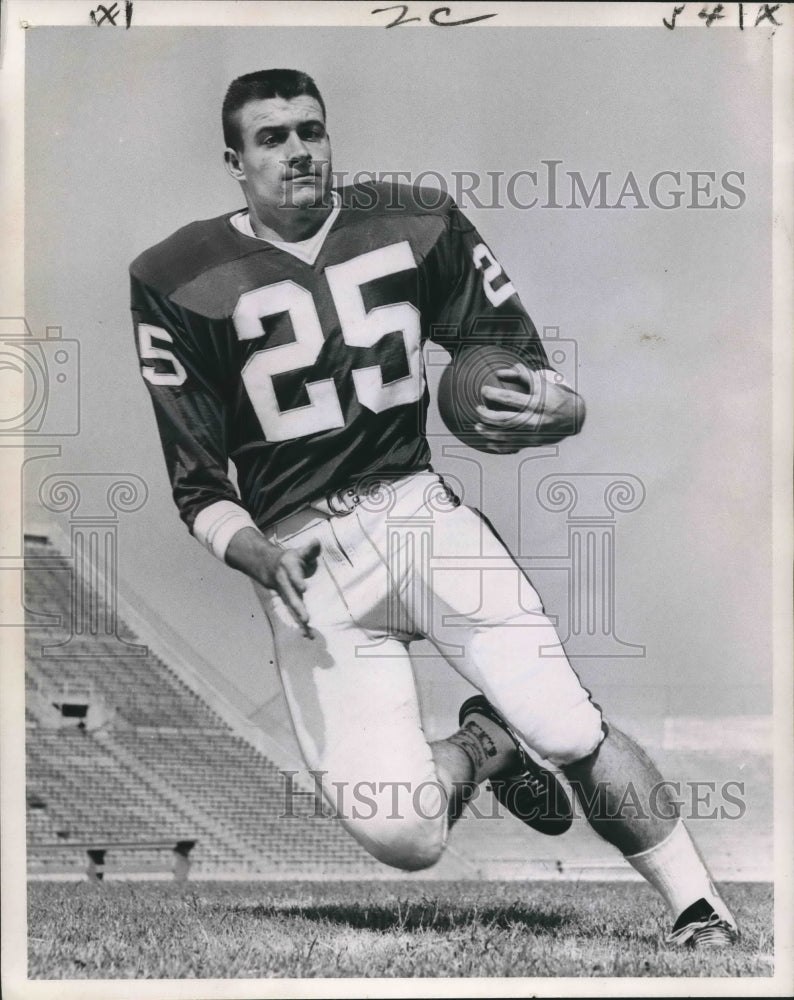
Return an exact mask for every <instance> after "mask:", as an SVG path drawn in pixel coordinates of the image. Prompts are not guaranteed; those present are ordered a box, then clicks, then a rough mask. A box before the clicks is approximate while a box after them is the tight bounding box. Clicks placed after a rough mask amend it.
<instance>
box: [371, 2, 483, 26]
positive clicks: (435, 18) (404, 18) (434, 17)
mask: <svg viewBox="0 0 794 1000" xmlns="http://www.w3.org/2000/svg"><path fill="white" fill-rule="evenodd" d="M408 9H409V8H408V4H407V3H397V4H393V5H392V6H391V7H376V8H375V10H371V11H370V14H385V13H386V11H389V10H399V11H400V13H399V14H398V15H397V17H395V19H394V20H393V21H390V22H389V23H388V24H387V25H386V27H387V28H396V27H398V26H399V25H401V24H410V23H411V22H412V21H420V22H421V20H422V18H421V17H408ZM442 14H443V15H444V17H445V18H447V19H448V18H450V17H451V16H452V8H451V7H436V8H434V9H433V10H431V11H430V13H429V14H428V16H427V19H428V21H429V22H430V23H431V24H432V25H435V27H437V28H457V27H459V26H460V25H462V24H474V23H475V22H477V21H487V20H488V18H491V17H496V14H478V15H476V16H475V17H464V18H461V19H460V20H459V21H450V20H439V15H442Z"/></svg>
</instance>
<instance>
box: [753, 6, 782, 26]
mask: <svg viewBox="0 0 794 1000" xmlns="http://www.w3.org/2000/svg"><path fill="white" fill-rule="evenodd" d="M779 9H780V4H779V3H776V4H775V5H774V7H771V8H770V6H769V4H768V3H764V4H760V6H759V7H758V16H757V17H756V19H755V27H756V28H757V27H758V25H759V24H760V23H761V22H762V21H771V22H772V24H774V25H777V27H778V28H779V27H780V21H776V20H775V18H774V13H775V11H776V10H779Z"/></svg>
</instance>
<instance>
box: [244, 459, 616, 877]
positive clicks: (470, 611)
mask: <svg viewBox="0 0 794 1000" xmlns="http://www.w3.org/2000/svg"><path fill="white" fill-rule="evenodd" d="M265 534H266V536H267V537H268V538H269V539H270V540H271V541H273V542H276V543H278V544H280V545H282V546H284V547H299V546H302V545H305V544H306V543H308V542H309V541H310V540H311V539H313V538H316V539H318V540H319V541H320V543H321V545H322V553H321V556H320V560H319V565H318V568H317V572H316V573H315V575H314V576H313V577H311V579H310V580H309V581H308V589H307V590H306V593H305V595H304V600H305V603H306V606H307V609H308V611H309V615H310V621H311V627H312V629H313V630H314V632H315V638H314V639H309V638H307V637H306V636H304V635H303V633H302V631H301V629H300V628H299V626H298V625H297V624H296V622H295V620H294V619H293V617H292V616H291V614H290V613H289V611H288V610H287V608H286V607H285V605H284V604H283V602H282V601H281V599H280V598H279V597H278V596H277V595H276V594H274V593H273V592H272V591H269V590H267V589H265V588H263V587H261V586H259V585H255V586H256V591H257V594H258V597H259V599H260V601H261V603H262V606H263V608H264V610H265V612H266V614H267V616H268V619H269V621H270V624H271V626H272V629H273V635H274V642H275V651H276V659H277V664H278V669H279V673H280V676H281V680H282V683H283V686H284V692H285V695H286V701H287V705H288V707H289V711H290V714H291V717H292V723H293V726H294V728H295V733H296V736H297V739H298V742H299V744H300V747H301V751H302V753H303V756H304V759H305V762H306V765H307V767H308V768H309V769H310V770H312V771H318V772H325V774H324V776H323V779H322V780H323V788H324V790H325V792H326V793H327V797H328V799H329V801H330V802H331V803H332V804H334V803H336V804H337V805H338V804H339V803H342V806H343V807H342V813H341V816H340V820H341V822H342V823H343V824H344V825H345V826H346V828H347V829H348V830H349V832H350V833H351V834H352V835H353V836H354V837H355V838H356V840H358V841H359V842H360V843H361V844H362V845H363V846H364V847H365V848H366V849H367V850H368V851H369V852H370V853H371V854H373V855H374V856H375V857H376V858H378V859H379V860H381V861H383V862H385V863H387V864H390V865H394V866H396V867H398V868H405V869H418V868H424V867H427V866H429V865H432V864H433V863H434V862H435V861H437V860H438V858H439V856H440V854H441V851H442V850H443V846H444V842H445V839H446V833H447V816H446V808H445V803H444V799H443V795H442V793H441V790H440V786H439V784H438V778H437V775H436V770H435V765H434V762H433V757H432V754H431V750H430V747H429V745H428V743H427V740H426V739H425V736H424V733H423V731H422V723H421V718H420V713H419V703H418V698H417V692H416V686H415V683H414V675H413V670H412V666H411V660H410V657H409V655H408V644H409V642H411V641H412V640H414V639H418V638H426V639H428V640H430V641H431V642H432V643H433V644H434V645H435V646H436V648H437V649H438V651H439V653H440V654H441V655H442V656H443V657H444V658H445V659H446V660H447V661H448V663H449V664H450V665H451V666H452V667H454V668H455V669H456V670H457V671H458V672H459V673H460V674H462V676H463V677H465V678H466V679H467V680H468V681H470V682H471V683H472V684H473V685H474V686H475V687H476V688H478V689H479V690H480V691H482V692H483V694H485V695H486V697H487V698H488V699H489V701H490V702H491V703H492V704H493V705H494V706H495V707H496V708H497V709H498V710H499V711H500V712H501V713H502V714H503V715H504V716H505V718H506V719H507V720H508V721H509V723H510V724H511V725H512V726H513V728H514V729H515V730H516V731H517V732H518V733H519V734H520V736H521V737H522V739H523V740H524V741H525V742H526V744H527V746H529V747H530V748H531V749H533V750H534V751H535V752H536V753H537V754H538V755H539V756H540V757H543V758H546V759H548V760H550V761H552V762H554V763H556V764H560V765H562V764H567V763H572V762H574V761H576V760H580V759H582V758H583V757H586V756H587V755H588V754H590V753H592V752H593V751H594V750H595V749H596V747H597V746H598V745H599V743H600V741H601V738H602V727H601V714H600V712H599V710H598V708H597V707H596V706H595V705H594V704H593V703H592V702H591V700H590V697H589V694H588V692H587V691H586V690H585V689H584V688H583V687H582V685H581V684H580V682H579V679H578V677H577V676H576V674H575V673H574V671H573V670H572V668H571V666H570V665H569V663H568V661H567V659H566V658H565V654H564V652H563V650H562V647H561V646H560V643H559V638H558V636H557V634H556V632H555V630H554V627H553V626H552V625H551V623H550V622H549V620H548V619H547V618H546V616H545V615H544V613H543V608H542V606H541V602H540V598H539V597H538V595H537V593H536V592H535V590H534V588H533V587H532V585H531V584H530V582H529V580H528V579H527V578H526V577H525V576H524V574H523V573H522V571H521V570H520V569H519V567H518V566H517V565H516V563H515V562H514V561H513V559H512V557H511V556H510V553H509V552H508V551H507V549H506V548H505V547H504V545H503V544H502V542H501V541H500V540H499V539H498V538H497V536H496V535H495V534H494V533H493V531H492V530H491V528H490V527H489V526H488V524H487V523H486V522H485V521H484V520H483V518H482V517H481V516H480V515H479V514H477V513H476V512H475V511H474V510H472V509H470V508H468V507H465V506H462V505H461V506H458V505H456V502H455V501H454V499H451V498H450V495H449V493H448V492H447V490H446V488H445V487H444V486H443V484H442V482H441V480H440V479H439V477H438V476H437V475H435V474H433V473H430V472H427V473H418V474H416V475H412V476H408V477H406V478H404V479H400V480H397V481H395V482H392V483H391V484H382V485H381V486H380V487H379V489H378V491H377V492H376V493H374V494H372V495H370V496H369V497H367V498H366V499H365V500H364V501H363V502H362V503H361V504H360V505H359V506H357V507H356V508H355V509H354V510H353V511H351V512H350V513H347V514H344V515H338V514H337V515H332V514H330V513H329V512H328V509H327V506H325V505H324V504H322V503H321V504H319V505H318V506H317V507H309V508H305V509H303V510H301V511H300V512H298V513H297V514H293V515H291V516H290V517H287V518H285V519H284V520H283V521H280V522H279V523H278V524H277V525H275V526H273V527H271V528H269V529H267V530H266V532H265ZM340 783H341V784H340Z"/></svg>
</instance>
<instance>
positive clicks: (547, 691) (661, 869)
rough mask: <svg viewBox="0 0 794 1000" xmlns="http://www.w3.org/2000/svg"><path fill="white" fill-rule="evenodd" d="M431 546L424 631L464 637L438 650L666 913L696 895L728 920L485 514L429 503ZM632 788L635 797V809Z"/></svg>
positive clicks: (653, 780) (669, 806) (681, 830)
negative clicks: (556, 776)
mask: <svg viewBox="0 0 794 1000" xmlns="http://www.w3.org/2000/svg"><path fill="white" fill-rule="evenodd" d="M433 556H434V560H431V561H430V562H429V564H428V566H427V567H426V574H425V581H424V583H425V586H426V588H427V589H428V591H430V592H431V594H432V599H431V600H420V601H419V602H416V603H417V605H418V606H422V607H425V608H429V609H431V612H430V613H431V615H432V617H428V619H427V620H426V621H425V622H424V628H423V631H424V632H425V634H427V635H428V637H429V638H431V639H436V640H437V641H439V640H440V642H441V648H444V645H445V644H446V645H454V644H455V643H457V644H458V645H460V646H462V647H463V653H462V655H457V656H454V655H453V656H449V657H448V659H449V662H450V663H451V664H452V665H453V666H454V667H455V668H456V669H457V670H458V671H459V672H460V673H461V674H463V675H464V676H465V677H466V678H467V679H468V680H470V681H471V682H472V683H473V684H474V685H475V686H476V687H478V688H479V689H480V690H481V691H482V692H483V693H484V694H485V695H486V696H487V698H488V699H489V700H490V701H491V702H492V703H493V705H494V706H495V707H496V709H497V710H498V711H499V712H500V713H501V714H502V715H503V716H504V717H505V719H506V721H507V722H508V723H509V724H510V726H511V727H512V728H513V729H515V730H516V731H517V732H518V733H519V735H520V736H521V737H522V739H523V740H524V742H525V743H526V745H527V746H528V747H529V748H530V749H533V750H535V751H536V752H537V753H538V754H539V755H540V756H542V757H545V758H546V759H548V760H550V761H552V762H553V763H555V764H557V765H558V766H560V767H561V768H562V770H563V772H564V773H565V774H566V776H567V777H568V778H569V779H570V780H571V782H572V783H573V785H574V788H575V790H576V792H577V795H578V796H579V798H580V800H581V801H582V802H583V804H584V806H585V811H586V814H587V816H588V819H589V821H590V823H591V825H592V826H593V828H594V829H595V830H596V832H598V833H599V834H600V835H601V836H603V837H604V838H605V839H606V840H607V841H608V842H609V843H611V844H613V845H614V846H615V847H617V848H618V850H620V851H621V852H622V853H623V854H624V856H626V859H627V860H628V861H629V863H630V864H631V865H632V866H633V867H634V868H635V869H636V870H637V871H639V872H640V874H642V875H643V876H644V877H645V878H646V879H647V880H648V881H649V882H650V883H651V884H652V885H653V886H654V887H655V888H657V889H658V890H659V891H660V892H661V894H662V896H663V897H664V899H665V901H666V902H667V904H668V906H669V907H670V910H671V911H672V913H673V914H674V916H675V917H679V918H680V917H681V915H682V913H684V912H685V911H688V910H689V908H690V907H692V906H696V904H698V903H699V901H700V900H701V899H703V900H705V901H706V906H710V907H713V908H714V910H715V911H716V912H717V914H718V916H719V917H720V918H721V919H724V920H725V921H726V922H728V923H729V924H733V920H732V918H731V917H730V914H729V912H728V910H727V907H726V906H725V904H724V902H723V901H722V900H721V899H720V897H719V896H718V894H717V893H716V890H715V889H714V887H713V884H712V882H711V879H710V877H709V874H708V871H707V870H706V868H705V865H704V864H703V862H702V860H701V859H700V856H699V855H698V853H697V850H696V849H695V847H694V844H693V843H692V841H691V839H690V837H689V835H688V833H687V831H686V828H685V827H684V825H683V823H682V822H681V821H680V819H679V818H678V816H677V814H676V813H675V811H674V806H673V802H672V799H671V797H670V796H669V794H667V792H666V787H665V786H664V785H663V783H662V776H661V775H660V773H659V771H658V770H657V769H656V767H655V766H654V764H653V763H652V762H651V761H650V759H649V758H648V757H647V755H646V754H645V753H644V751H642V750H641V749H640V748H639V746H638V745H637V744H636V743H634V742H633V741H632V740H630V739H629V738H628V737H627V736H625V735H624V734H623V733H621V732H620V731H618V730H612V731H610V732H609V735H607V736H606V737H604V733H605V732H606V731H607V728H606V727H605V726H603V723H602V719H601V715H600V711H599V709H598V708H597V707H596V706H595V705H594V704H593V703H592V701H591V700H590V697H589V694H588V692H587V691H586V690H585V689H584V688H583V687H582V686H581V684H580V682H579V680H578V678H577V677H576V674H575V673H574V671H573V669H572V668H571V666H570V664H569V663H568V660H567V658H566V657H565V654H564V651H563V649H562V646H561V645H560V642H559V638H558V636H557V634H556V631H555V629H554V628H553V626H552V625H551V623H550V622H549V620H548V619H547V618H546V617H545V614H544V613H543V608H542V606H541V603H540V599H539V598H538V596H537V594H536V592H535V591H534V589H533V588H532V586H531V584H530V583H529V581H528V580H527V579H526V577H524V576H523V574H522V573H521V572H520V570H519V569H518V567H516V566H515V564H514V563H513V562H512V558H511V557H510V554H509V553H508V552H507V550H506V549H505V548H504V546H503V545H502V543H501V542H500V540H499V539H498V538H497V537H496V536H495V535H494V534H493V532H492V531H491V529H490V528H489V526H488V525H487V523H486V522H484V521H483V520H481V519H480V518H479V517H478V515H477V514H476V513H474V512H473V511H471V510H468V509H467V508H465V507H460V508H458V509H454V510H447V511H443V512H438V513H437V514H436V516H435V518H434V521H433ZM462 556H468V558H470V560H471V561H470V563H469V565H470V566H471V569H466V568H460V564H459V565H458V566H456V567H455V568H454V569H451V570H449V571H446V570H444V569H443V566H444V559H445V558H447V559H450V558H453V559H456V560H461V562H462V559H461V557H462ZM438 567H441V568H438ZM594 797H595V798H594ZM599 797H600V799H601V800H604V798H605V801H603V802H600V801H599ZM635 800H636V801H637V802H638V803H639V804H641V806H640V808H638V809H637V810H636V813H637V814H636V815H635V814H634V810H632V808H631V805H630V803H631V802H632V801H635Z"/></svg>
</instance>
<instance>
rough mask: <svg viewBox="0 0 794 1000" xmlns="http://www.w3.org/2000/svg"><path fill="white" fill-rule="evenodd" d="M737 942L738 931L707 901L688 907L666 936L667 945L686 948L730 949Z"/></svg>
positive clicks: (701, 900) (700, 900)
mask: <svg viewBox="0 0 794 1000" xmlns="http://www.w3.org/2000/svg"><path fill="white" fill-rule="evenodd" d="M738 940H739V929H738V928H737V927H736V925H735V924H733V923H731V921H730V920H726V919H725V918H724V917H721V916H720V915H719V913H717V911H716V910H715V909H714V907H713V906H712V905H711V903H709V901H708V900H707V899H699V900H698V901H697V902H696V903H693V904H692V905H691V906H688V907H687V908H686V909H685V910H684V912H683V913H682V914H681V916H680V917H679V918H678V920H676V922H675V924H674V925H673V929H672V931H671V932H670V933H669V934H668V935H667V944H672V945H677V946H679V947H680V946H683V947H686V948H730V947H731V946H732V945H734V944H736V943H737V942H738Z"/></svg>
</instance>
